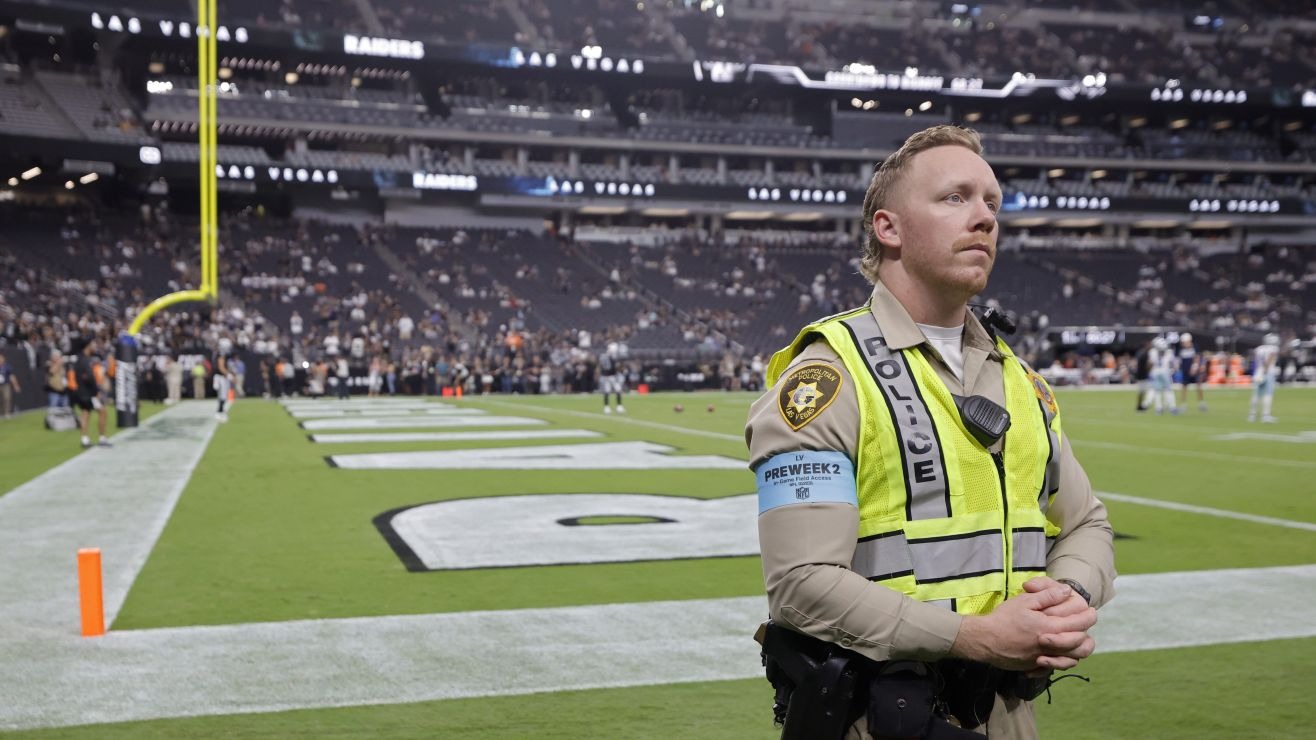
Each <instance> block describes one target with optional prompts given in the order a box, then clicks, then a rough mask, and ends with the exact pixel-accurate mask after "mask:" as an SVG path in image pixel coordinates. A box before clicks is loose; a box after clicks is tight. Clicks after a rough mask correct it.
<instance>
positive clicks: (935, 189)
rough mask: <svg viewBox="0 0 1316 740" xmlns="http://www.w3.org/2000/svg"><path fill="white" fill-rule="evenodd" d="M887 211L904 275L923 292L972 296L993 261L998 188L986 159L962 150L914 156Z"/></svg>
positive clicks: (935, 150) (930, 151)
mask: <svg viewBox="0 0 1316 740" xmlns="http://www.w3.org/2000/svg"><path fill="white" fill-rule="evenodd" d="M906 167H907V170H906V172H905V174H904V177H902V178H901V180H900V182H899V183H898V185H897V192H896V197H895V199H894V202H893V203H892V204H891V207H890V208H889V210H890V211H892V212H893V213H894V221H895V224H896V227H897V234H898V238H899V253H898V254H896V255H892V256H893V257H896V258H898V259H900V260H901V261H902V262H903V263H904V269H905V272H906V273H908V275H909V276H910V277H911V278H912V279H913V280H914V281H915V282H917V283H919V284H921V285H922V286H923V287H924V288H926V289H928V290H933V291H938V292H942V291H945V292H953V293H956V294H962V295H963V296H964V299H965V300H967V299H968V298H970V297H972V296H973V295H975V294H977V293H979V292H981V291H982V290H983V289H984V288H986V287H987V277H988V275H990V274H991V271H992V265H993V264H994V263H995V262H996V237H997V235H998V234H999V233H1000V229H999V227H998V225H997V222H996V212H997V209H998V208H999V207H1000V204H1001V188H1000V185H999V184H997V182H996V175H995V174H993V173H992V168H991V167H990V166H988V164H987V162H986V160H984V159H983V158H982V157H980V156H978V155H977V154H974V153H973V152H972V151H971V150H969V149H966V148H964V147H962V146H939V147H935V148H933V149H928V150H926V151H922V152H919V153H918V154H916V155H914V157H913V158H912V159H910V161H909V163H908V164H907V165H906Z"/></svg>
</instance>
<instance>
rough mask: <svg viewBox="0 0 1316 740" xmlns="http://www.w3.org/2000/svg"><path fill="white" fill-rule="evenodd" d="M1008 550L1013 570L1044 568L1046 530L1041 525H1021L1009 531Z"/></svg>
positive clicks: (1046, 548) (1046, 549)
mask: <svg viewBox="0 0 1316 740" xmlns="http://www.w3.org/2000/svg"><path fill="white" fill-rule="evenodd" d="M1010 536H1011V543H1010V550H1011V552H1012V553H1013V554H1014V563H1013V564H1012V566H1011V567H1012V568H1013V569H1014V570H1043V571H1044V570H1046V554H1047V551H1048V549H1049V548H1048V547H1047V542H1046V531H1045V530H1043V529H1042V528H1041V527H1021V528H1019V529H1016V530H1014V531H1013V532H1011V533H1010Z"/></svg>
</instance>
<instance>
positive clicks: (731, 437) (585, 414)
mask: <svg viewBox="0 0 1316 740" xmlns="http://www.w3.org/2000/svg"><path fill="white" fill-rule="evenodd" d="M480 400H481V401H482V402H484V403H487V404H491V405H494V406H505V407H507V408H511V409H517V410H520V411H540V412H543V413H546V414H567V415H569V416H577V417H580V418H582V419H593V420H594V421H615V422H619V423H622V424H630V425H632V426H641V427H648V428H650V429H662V430H663V431H666V432H676V433H677V434H693V435H695V436H699V437H710V438H712V439H723V440H727V441H730V442H740V443H741V444H744V442H745V437H744V436H743V435H739V434H724V433H722V432H706V431H704V430H702V429H691V428H689V427H680V426H676V425H674V424H662V423H660V422H656V421H645V420H644V419H636V418H634V417H631V416H626V415H625V414H604V413H602V412H598V413H594V412H589V411H573V410H571V409H555V408H551V407H549V406H532V405H530V404H525V403H509V402H507V401H491V400H489V399H485V398H482V399H480ZM691 413H693V409H692V411H691Z"/></svg>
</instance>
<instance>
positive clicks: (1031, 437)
mask: <svg viewBox="0 0 1316 740" xmlns="http://www.w3.org/2000/svg"><path fill="white" fill-rule="evenodd" d="M815 335H821V336H822V337H823V338H824V339H825V340H826V341H827V343H828V344H829V345H831V347H832V349H834V350H835V351H836V353H837V354H838V355H839V356H840V358H841V361H842V362H843V363H844V364H845V367H846V369H847V370H848V371H849V372H850V376H851V377H852V378H854V380H855V388H856V390H857V393H858V398H859V420H860V432H859V441H858V445H857V446H856V450H857V453H856V454H857V457H858V459H856V460H855V471H856V472H855V477H856V481H855V485H856V490H857V493H858V500H859V532H858V543H857V545H856V547H855V554H854V558H853V560H852V562H851V569H852V570H854V571H855V572H857V573H859V574H860V575H863V576H864V577H866V578H868V579H869V580H871V581H873V582H875V583H878V584H881V585H883V586H886V587H888V588H892V589H895V590H896V591H900V592H901V593H904V594H907V595H909V596H911V597H913V598H915V599H918V600H919V601H924V602H929V603H935V604H938V605H940V606H944V607H946V608H949V609H953V610H954V611H957V612H959V613H961V614H986V613H988V612H990V611H992V609H994V608H996V606H997V605H998V604H1000V603H1001V601H1003V600H1005V599H1007V598H1010V597H1011V596H1014V595H1016V594H1018V593H1020V592H1021V591H1022V590H1023V584H1024V582H1025V581H1027V580H1028V579H1030V578H1033V577H1036V576H1040V575H1045V574H1046V559H1047V552H1048V549H1049V543H1048V538H1053V537H1055V536H1056V535H1057V534H1058V533H1059V531H1060V528H1059V527H1058V526H1056V525H1055V524H1053V523H1051V522H1050V521H1049V520H1048V519H1047V517H1046V512H1047V509H1048V507H1049V506H1050V503H1051V499H1052V497H1054V496H1055V493H1056V490H1057V489H1058V487H1059V484H1060V474H1059V468H1060V466H1059V458H1060V414H1059V409H1058V407H1057V406H1056V405H1055V397H1054V396H1053V395H1052V393H1051V389H1050V387H1049V386H1048V385H1047V384H1046V381H1045V380H1043V379H1042V378H1041V376H1039V375H1037V374H1036V373H1034V372H1032V371H1030V370H1029V369H1027V368H1026V366H1025V365H1024V364H1023V363H1022V362H1021V361H1020V360H1019V359H1018V358H1016V357H1015V356H1014V353H1013V352H1011V351H1010V348H1009V347H1008V346H1007V345H1006V344H1005V342H1003V341H1001V340H999V339H998V340H997V341H996V346H997V348H998V349H999V350H1000V352H1001V353H1002V354H1003V355H1004V361H1003V372H1004V378H1005V400H1006V403H1005V408H1006V410H1007V411H1008V412H1009V414H1010V428H1009V430H1008V431H1007V432H1006V433H1005V436H1004V442H1003V445H1002V447H1001V451H1000V452H999V453H997V454H993V453H991V452H990V451H989V450H988V449H987V448H986V447H984V446H983V445H982V444H981V443H980V442H978V440H977V439H975V438H974V437H973V435H972V434H970V433H969V431H968V429H967V428H966V427H965V425H964V421H963V419H962V418H961V416H960V413H959V409H958V407H957V406H956V404H955V399H954V397H953V396H952V395H951V392H950V390H949V389H947V388H946V384H945V383H943V382H942V380H941V378H940V377H939V376H938V375H937V372H936V370H934V369H933V368H932V366H931V365H929V364H928V361H927V358H925V357H924V356H923V353H922V352H919V351H918V350H917V349H916V348H910V349H906V350H899V351H894V352H893V351H891V350H890V349H888V348H887V346H886V341H885V340H884V339H883V337H882V331H881V328H880V327H879V326H878V323H877V320H876V319H875V318H874V317H873V313H872V311H871V309H870V307H869V306H864V307H862V308H859V309H856V310H854V311H850V312H847V313H842V314H837V315H835V316H831V317H828V318H826V319H822V320H820V321H818V322H815V323H813V324H810V325H809V326H806V327H805V328H804V329H803V330H801V332H800V333H799V335H798V336H797V337H796V338H795V341H794V342H792V343H791V345H790V346H789V347H787V348H785V349H783V350H781V351H780V352H777V353H776V354H775V355H773V357H772V361H771V362H770V363H769V365H768V381H769V382H770V383H775V382H776V381H777V379H778V378H779V377H780V376H781V374H782V373H783V372H784V371H785V370H786V367H787V366H788V365H789V364H790V362H791V360H792V359H794V357H795V356H796V355H798V354H799V353H800V352H801V351H803V349H804V347H805V346H807V344H808V343H809V340H810V338H811V337H813V336H815Z"/></svg>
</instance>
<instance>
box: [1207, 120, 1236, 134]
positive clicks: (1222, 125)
mask: <svg viewBox="0 0 1316 740" xmlns="http://www.w3.org/2000/svg"><path fill="white" fill-rule="evenodd" d="M1233 125H1234V122H1233V121H1231V120H1229V119H1227V118H1224V119H1221V120H1219V121H1216V122H1215V123H1213V124H1211V128H1213V129H1215V130H1216V131H1224V130H1225V129H1227V128H1229V127H1231V126H1233Z"/></svg>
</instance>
